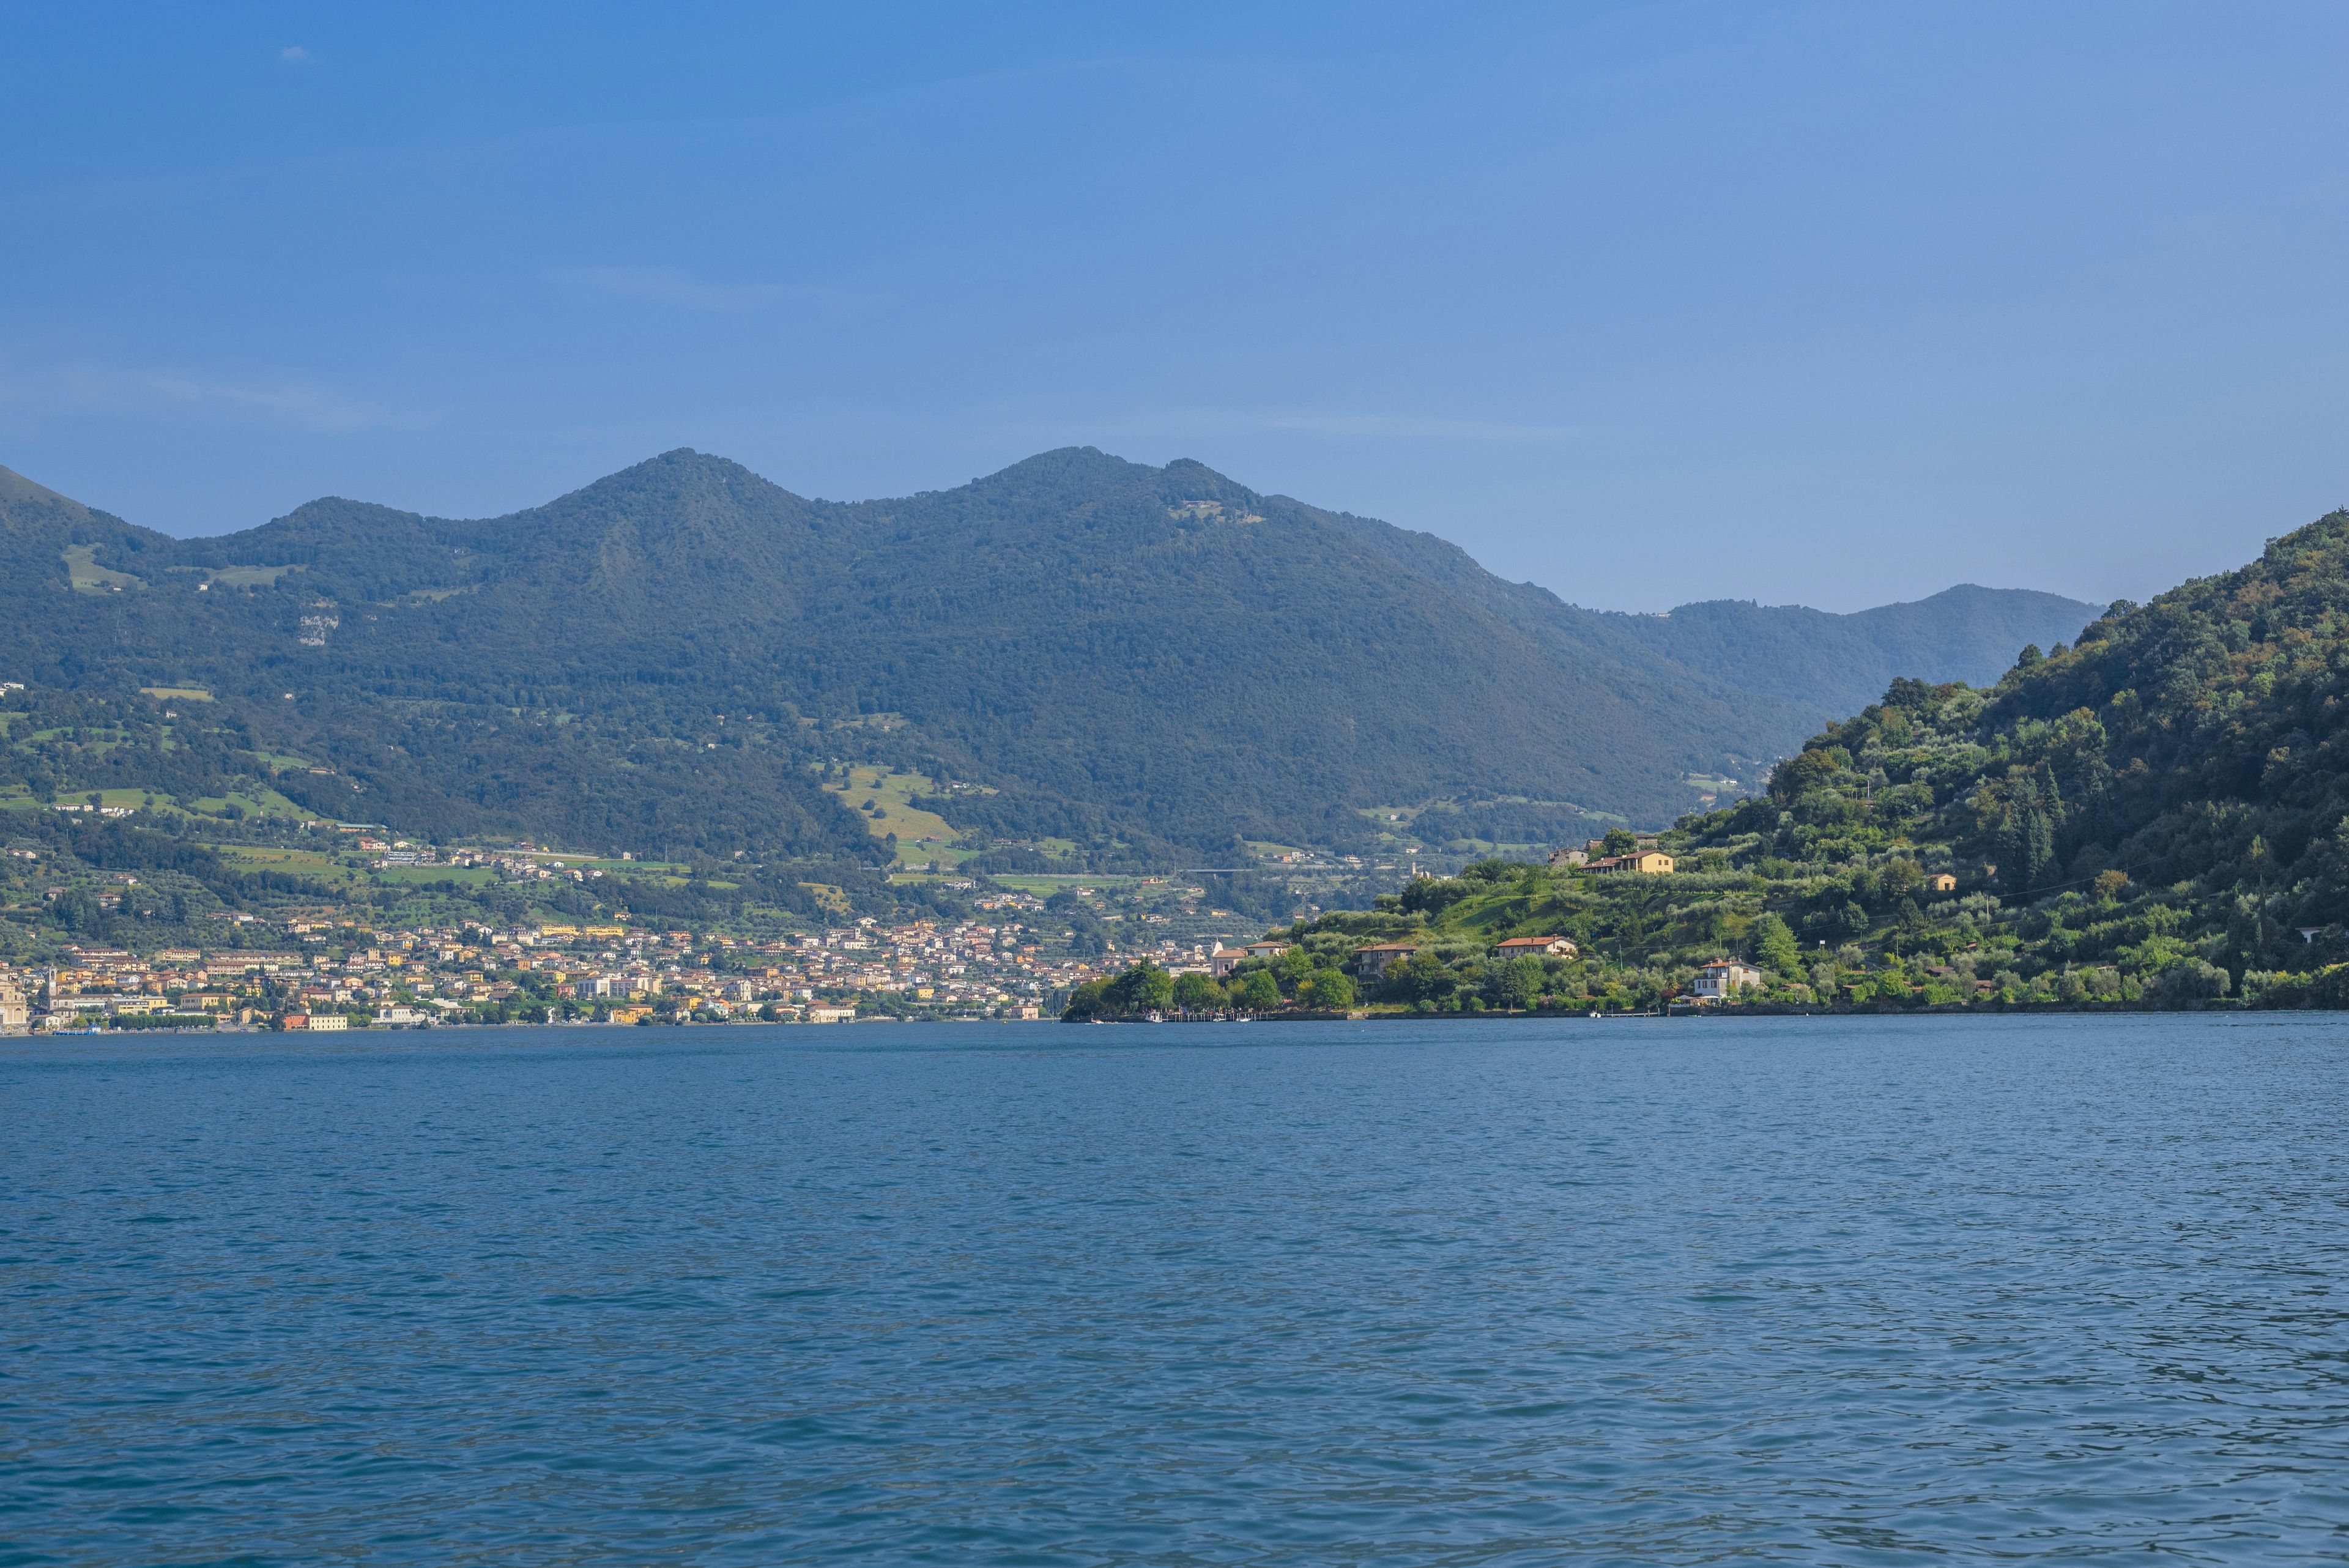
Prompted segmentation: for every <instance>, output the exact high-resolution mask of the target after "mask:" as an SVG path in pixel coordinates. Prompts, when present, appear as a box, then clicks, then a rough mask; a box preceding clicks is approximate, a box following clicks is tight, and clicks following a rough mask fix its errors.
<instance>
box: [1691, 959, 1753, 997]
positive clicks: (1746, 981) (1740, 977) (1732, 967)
mask: <svg viewBox="0 0 2349 1568" xmlns="http://www.w3.org/2000/svg"><path fill="white" fill-rule="evenodd" d="M1761 983H1762V971H1760V970H1758V969H1755V968H1754V966H1753V965H1751V964H1744V963H1739V962H1738V961H1736V960H1735V959H1715V960H1713V961H1712V962H1711V963H1709V964H1707V965H1705V966H1704V968H1702V969H1701V970H1699V971H1697V976H1696V983H1695V984H1693V985H1692V986H1690V987H1689V994H1690V995H1691V996H1692V997H1694V998H1695V999H1696V1000H1697V1001H1699V1002H1727V1001H1729V1000H1730V999H1731V998H1732V997H1733V996H1735V995H1736V994H1737V993H1738V992H1741V991H1744V989H1745V988H1746V987H1748V986H1759V985H1760V984H1761Z"/></svg>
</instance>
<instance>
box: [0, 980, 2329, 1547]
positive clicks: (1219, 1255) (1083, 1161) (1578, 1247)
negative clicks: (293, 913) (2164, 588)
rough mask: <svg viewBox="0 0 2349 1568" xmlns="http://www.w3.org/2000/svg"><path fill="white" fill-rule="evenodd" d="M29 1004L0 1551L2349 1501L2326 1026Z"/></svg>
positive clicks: (1977, 1515) (1885, 1530)
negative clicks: (261, 1019)
mask: <svg viewBox="0 0 2349 1568" xmlns="http://www.w3.org/2000/svg"><path fill="white" fill-rule="evenodd" d="M646 1033H647V1032H646V1031H641V1030H637V1031H622V1032H612V1033H603V1032H591V1031H582V1030H575V1029H574V1030H562V1031H551V1032H541V1033H530V1032H519V1031H502V1032H481V1033H463V1034H457V1033H451V1034H443V1035H440V1036H399V1037H396V1038H391V1039H383V1038H374V1039H362V1040H357V1041H351V1042H347V1043H337V1044H331V1045H320V1046H316V1047H310V1046H303V1045H295V1046H288V1045H285V1044H281V1043H275V1042H269V1041H262V1042H258V1043H256V1042H254V1041H251V1040H247V1041H243V1042H240V1043H236V1044H225V1043H205V1044H201V1045H191V1044H185V1043H180V1044H154V1045H147V1044H137V1045H118V1044H111V1043H105V1044H99V1043H93V1042H82V1041H75V1042H70V1043H57V1044H43V1045H35V1046H23V1045H20V1046H18V1047H17V1048H16V1049H15V1050H13V1051H9V1052H6V1053H0V1117H4V1118H5V1120H0V1127H5V1133H4V1134H0V1280H5V1296H0V1564H8V1563H212V1562H224V1561H232V1560H233V1561H236V1562H239V1563H317V1562H322V1561H355V1560H360V1559H364V1560H366V1561H367V1562H369V1563H408V1562H415V1563H590V1562H593V1563H652V1562H656V1561H657V1562H662V1563H677V1562H683V1563H728V1562H737V1561H739V1562H742V1563H775V1562H781V1561H803V1560H811V1559H815V1558H820V1557H830V1556H839V1557H843V1558H848V1557H854V1558H857V1559H859V1560H862V1561H873V1562H892V1561H898V1562H903V1561H932V1562H955V1563H1186V1564H1187V1563H1276V1562H1278V1563H1324V1562H1332V1563H1350V1562H1361V1563H1380V1564H1398V1563H1446V1564H1458V1563H1588V1562H1605V1561H1617V1562H1639V1563H1684V1562H1685V1563H1693V1562H1698V1561H1710V1560H1715V1559H1723V1558H1734V1559H1744V1560H1755V1559H1761V1560H1777V1561H1785V1562H1802V1563H1909V1562H1919V1563H1921V1562H1925V1561H1928V1560H1930V1559H1945V1558H1949V1557H1952V1556H1954V1557H1959V1558H1983V1559H1991V1558H1995V1559H2000V1560H2004V1561H2015V1560H2031V1559H2038V1558H2045V1557H2055V1558H2075V1559H2079V1560H2083V1561H2095V1562H2140V1561H2143V1562H2153V1561H2169V1560H2178V1561H2194V1562H2226V1561H2254V1560H2257V1561H2276V1560H2293V1561H2302V1562H2306V1561H2341V1560H2344V1558H2349V1544H2344V1543H2349V1483H2344V1479H2343V1478H2344V1476H2349V1331H2344V1307H2349V1303H2344V1295H2343V1292H2342V1283H2343V1280H2344V1265H2349V1256H2345V1255H2344V1242H2349V1207H2344V1199H2349V1174H2344V1171H2349V1163H2345V1162H2344V1126H2345V1125H2349V1122H2344V1115H2343V1112H2344V1105H2345V1104H2349V1096H2345V1095H2344V1087H2343V1085H2344V1069H2345V1068H2349V1025H2344V1023H2341V1022H2335V1021H2333V1020H2331V1019H2308V1018H2253V1019H2242V1018H2210V1019H2194V1018H2146V1017H2137V1018H2127V1019H2068V1018H2055V1019H2000V1020H1984V1019H1903V1020H1890V1021H1885V1022H1882V1023H1878V1022H1874V1021H1867V1020H1857V1019H1842V1020H1760V1021H1752V1022H1733V1021H1721V1020H1701V1021H1692V1020H1678V1021H1653V1022H1645V1023H1626V1022H1617V1021H1608V1022H1604V1023H1591V1022H1587V1021H1570V1022H1560V1023H1454V1024H1449V1025H1445V1024H1426V1025H1417V1024H1412V1025H1400V1024H1381V1025H1326V1026H1323V1025H1307V1026H1281V1027H1273V1026H1260V1027H1256V1028H1252V1029H1198V1028H1186V1029H1177V1028H1173V1027H1168V1028H1162V1029H1146V1028H1123V1029H1113V1030H1109V1029H1096V1030H1075V1029H1066V1028H1061V1027H1059V1026H1054V1025H1035V1026H1018V1027H986V1026H973V1027H961V1028H956V1027H937V1026H933V1027H927V1028H920V1027H896V1026H865V1025H859V1026H856V1027H855V1028H853V1029H833V1030H807V1029H801V1030H730V1031H709V1030H700V1031H663V1032H660V1033H658V1034H657V1036H656V1037H655V1038H654V1039H653V1040H651V1041H649V1042H648V1041H647V1040H646V1039H645V1035H646Z"/></svg>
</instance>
